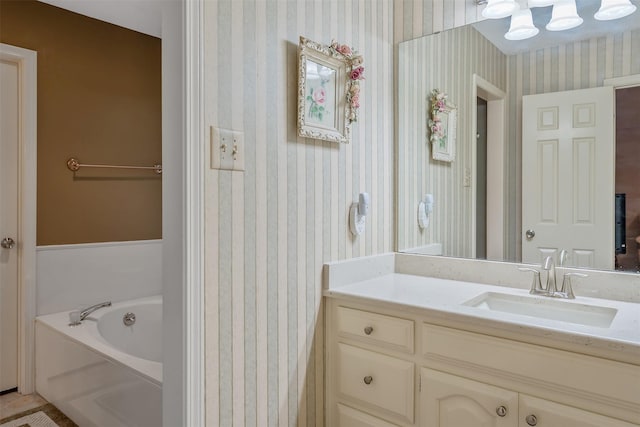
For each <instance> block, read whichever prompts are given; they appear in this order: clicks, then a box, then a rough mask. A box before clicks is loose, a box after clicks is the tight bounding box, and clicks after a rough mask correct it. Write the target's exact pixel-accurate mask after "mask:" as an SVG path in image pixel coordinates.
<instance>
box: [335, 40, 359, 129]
mask: <svg viewBox="0 0 640 427" xmlns="http://www.w3.org/2000/svg"><path fill="white" fill-rule="evenodd" d="M329 50H330V51H331V52H332V53H333V54H334V55H340V56H342V57H344V58H345V59H346V60H347V62H348V64H349V68H348V69H347V73H348V75H349V79H348V82H347V95H346V97H347V106H348V107H349V108H348V112H347V121H348V122H349V123H353V122H356V121H358V108H360V80H364V66H363V65H362V64H363V62H364V58H363V57H362V55H360V54H358V52H357V51H356V50H355V49H353V48H352V47H350V46H348V45H346V44H340V43H338V42H336V41H335V40H333V41H331V44H330V45H329Z"/></svg>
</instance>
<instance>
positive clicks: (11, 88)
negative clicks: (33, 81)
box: [0, 60, 19, 391]
mask: <svg viewBox="0 0 640 427" xmlns="http://www.w3.org/2000/svg"><path fill="white" fill-rule="evenodd" d="M18 79H19V69H18V65H17V63H14V62H8V61H4V60H2V61H0V240H1V239H3V238H5V237H10V238H12V239H14V240H16V241H17V237H18V236H17V232H18V209H17V206H18V138H19V134H18V129H19V128H18V124H19V109H18V106H19V104H18V103H19V98H18V96H19V93H18ZM17 384H18V249H17V244H16V247H14V248H13V249H4V248H0V391H2V390H7V389H11V388H14V387H16V386H17Z"/></svg>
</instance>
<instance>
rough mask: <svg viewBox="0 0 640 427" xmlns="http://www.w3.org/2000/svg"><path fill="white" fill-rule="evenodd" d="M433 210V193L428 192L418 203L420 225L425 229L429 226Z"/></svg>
mask: <svg viewBox="0 0 640 427" xmlns="http://www.w3.org/2000/svg"><path fill="white" fill-rule="evenodd" d="M432 212H433V194H426V195H425V196H424V199H423V200H420V202H419V203H418V226H420V229H421V230H423V229H425V228H427V227H428V226H429V218H430V217H431V213H432Z"/></svg>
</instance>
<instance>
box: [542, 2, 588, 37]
mask: <svg viewBox="0 0 640 427" xmlns="http://www.w3.org/2000/svg"><path fill="white" fill-rule="evenodd" d="M582 22H583V21H582V18H580V17H579V16H578V11H577V10H576V1H575V0H558V1H557V2H556V3H555V4H554V5H553V10H552V11H551V21H549V23H548V24H547V26H546V27H545V28H546V29H547V30H549V31H562V30H570V29H571V28H575V27H577V26H578V25H580V24H582Z"/></svg>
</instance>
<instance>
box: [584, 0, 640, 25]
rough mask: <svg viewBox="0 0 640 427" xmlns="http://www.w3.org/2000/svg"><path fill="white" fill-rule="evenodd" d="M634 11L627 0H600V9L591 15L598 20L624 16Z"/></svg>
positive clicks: (634, 8)
mask: <svg viewBox="0 0 640 427" xmlns="http://www.w3.org/2000/svg"><path fill="white" fill-rule="evenodd" d="M635 11H636V7H635V6H634V5H632V4H631V2H630V1H629V0H602V3H600V9H598V11H597V12H596V14H595V15H593V17H594V18H596V19H597V20H599V21H608V20H611V19H619V18H624V17H625V16H628V15H631V14H632V13H633V12H635Z"/></svg>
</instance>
